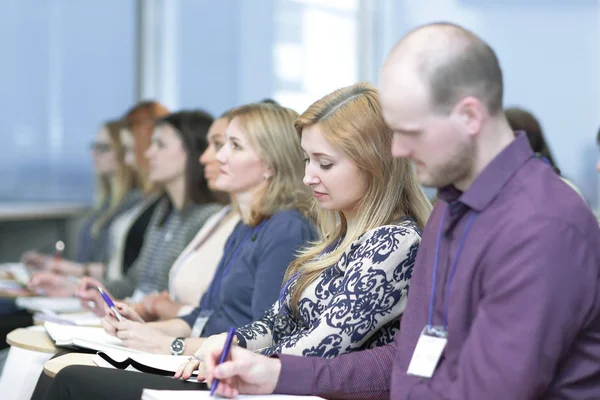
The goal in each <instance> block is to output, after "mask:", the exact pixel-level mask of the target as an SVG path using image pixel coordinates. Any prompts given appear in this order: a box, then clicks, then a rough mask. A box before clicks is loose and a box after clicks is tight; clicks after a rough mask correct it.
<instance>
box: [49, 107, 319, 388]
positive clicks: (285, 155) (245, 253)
mask: <svg viewBox="0 0 600 400" xmlns="http://www.w3.org/2000/svg"><path fill="white" fill-rule="evenodd" d="M231 117H232V120H231V123H230V124H229V125H228V126H227V130H226V141H225V143H224V146H223V147H222V148H221V149H220V151H219V152H218V153H217V156H216V157H217V160H218V161H219V162H220V165H221V167H220V174H219V177H218V178H217V181H216V186H217V188H218V189H220V190H222V191H226V192H228V193H230V194H231V195H232V196H233V197H234V198H235V200H236V203H235V205H236V207H237V208H238V210H239V213H240V215H241V217H242V221H241V222H240V223H239V224H238V225H237V226H236V228H235V229H234V230H233V232H232V234H231V235H230V237H229V238H228V240H227V243H226V245H225V251H224V254H223V258H222V259H221V262H220V263H219V266H218V267H217V272H216V274H215V277H214V279H213V281H212V282H211V285H210V286H209V288H208V290H207V291H206V293H205V294H204V296H202V298H201V300H200V302H199V303H200V305H199V306H198V308H197V309H196V310H195V311H194V312H193V313H192V314H190V315H188V316H184V317H183V318H177V319H173V320H168V321H161V322H151V323H143V321H141V319H140V318H139V316H137V315H136V314H135V312H134V311H133V310H132V309H131V308H130V307H128V306H127V305H126V304H121V303H117V307H119V308H120V312H122V315H123V316H124V317H125V318H126V321H123V322H120V323H117V322H116V320H114V318H113V317H112V316H110V315H109V316H107V317H106V318H105V320H104V325H105V328H106V329H107V330H109V331H110V332H112V333H113V334H116V335H117V336H118V337H120V338H122V339H123V341H124V344H125V345H126V346H127V347H132V348H135V349H138V350H143V351H148V352H153V353H162V354H189V355H191V354H193V353H194V352H195V351H196V350H197V349H198V347H199V346H200V344H201V343H202V342H203V340H204V339H203V337H207V336H210V335H212V334H215V333H221V332H223V331H225V330H227V329H228V328H229V326H241V325H244V324H247V323H249V322H251V321H253V320H255V319H258V318H259V317H260V316H261V315H262V314H263V313H264V312H265V311H266V310H267V309H268V308H269V307H270V306H271V305H272V304H273V303H274V302H275V301H276V300H277V298H278V296H279V293H280V289H281V285H282V281H283V277H284V274H285V271H286V269H287V267H288V265H289V264H290V263H291V262H292V261H293V260H294V258H295V256H296V255H297V252H298V251H299V250H301V249H302V248H304V247H305V246H306V245H308V244H309V243H310V242H312V241H314V240H317V239H318V236H317V234H316V232H315V230H314V226H313V224H312V223H311V221H310V220H309V219H308V218H307V215H309V213H310V204H311V201H310V198H311V195H310V191H309V190H308V188H307V187H306V186H304V185H303V183H302V175H303V162H302V160H303V155H302V149H301V147H300V140H299V138H298V134H297V133H296V131H295V130H294V127H293V123H294V121H295V119H296V118H297V117H298V114H297V113H296V112H294V111H293V110H291V109H288V108H285V107H282V106H279V105H277V104H269V103H255V104H249V105H245V106H242V107H239V108H237V109H235V110H233V111H232V112H231ZM198 336H201V337H200V338H198ZM129 372H130V371H122V370H109V369H104V368H93V369H90V368H82V369H81V370H78V371H77V372H76V375H77V376H76V377H73V379H72V380H71V383H72V384H73V385H74V386H73V387H79V385H86V384H85V383H84V382H88V384H92V383H91V382H92V381H96V378H98V379H101V380H104V379H105V378H104V376H103V374H105V373H108V374H110V375H111V376H110V378H107V379H109V380H108V381H110V382H111V385H106V384H103V385H102V386H103V388H99V387H98V388H96V389H98V390H93V391H95V393H94V394H93V395H92V394H90V396H91V397H90V399H92V398H103V397H104V398H113V397H114V398H139V397H140V393H141V388H142V387H144V386H142V385H147V386H145V387H155V386H156V385H158V386H160V385H162V384H164V381H165V380H166V381H168V382H172V383H175V384H177V385H180V384H182V382H181V381H178V380H174V379H172V378H164V377H158V376H149V375H146V374H138V373H136V374H135V375H131V374H129ZM113 373H114V376H113V375H112V374H113ZM99 374H100V375H99ZM101 375H102V376H101ZM142 380H143V382H141V381H142ZM146 380H147V382H146ZM104 382H105V383H106V382H107V381H104ZM167 384H168V383H167ZM92 385H95V383H94V384H92ZM190 385H191V386H194V385H193V384H190ZM109 386H110V387H109ZM190 388H191V387H190ZM90 393H91V392H90ZM45 394H46V393H45ZM70 396H72V398H81V397H80V393H79V391H78V389H77V390H74V391H72V392H71V394H70ZM107 396H108V397H107Z"/></svg>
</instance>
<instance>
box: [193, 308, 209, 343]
mask: <svg viewBox="0 0 600 400" xmlns="http://www.w3.org/2000/svg"><path fill="white" fill-rule="evenodd" d="M211 314H212V311H201V312H200V315H198V317H197V318H196V321H195V322H194V326H193V327H192V337H200V335H201V334H202V332H203V331H204V327H205V326H206V323H207V322H208V319H209V318H210V315H211Z"/></svg>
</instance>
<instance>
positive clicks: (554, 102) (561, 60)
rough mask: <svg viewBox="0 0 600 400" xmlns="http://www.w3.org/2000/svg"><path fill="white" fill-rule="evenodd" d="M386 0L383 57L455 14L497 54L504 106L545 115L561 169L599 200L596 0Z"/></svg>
mask: <svg viewBox="0 0 600 400" xmlns="http://www.w3.org/2000/svg"><path fill="white" fill-rule="evenodd" d="M385 2H387V3H388V7H389V10H388V13H387V15H388V17H385V18H386V22H387V23H389V28H388V29H387V31H388V36H391V38H390V37H386V36H385V34H384V33H385V29H383V28H380V29H379V30H380V35H382V36H380V37H381V41H380V42H379V44H380V45H383V46H384V47H385V48H383V49H382V48H381V47H376V49H377V50H378V52H377V54H378V57H379V60H377V61H378V64H380V63H381V61H382V59H383V54H385V53H387V51H389V49H390V48H391V45H392V44H393V43H394V42H396V41H397V40H398V39H399V38H400V37H401V36H402V35H403V34H404V33H405V32H406V31H408V30H409V29H412V28H414V27H416V26H418V25H421V24H424V23H428V22H434V21H451V22H455V23H458V24H461V25H464V26H465V27H467V28H469V29H471V30H473V31H474V32H475V33H477V34H478V35H480V36H481V37H483V38H484V39H485V40H486V41H487V42H488V43H489V44H490V45H491V46H492V47H493V48H494V50H495V51H496V52H497V54H498V57H499V58H500V62H501V65H502V68H503V71H504V77H505V89H506V90H505V105H507V106H508V105H521V106H523V107H526V108H528V109H530V110H531V111H532V112H533V113H534V114H535V115H536V116H537V117H538V118H539V119H540V121H541V123H542V125H543V129H544V131H545V134H546V136H547V137H548V139H549V142H550V147H551V148H552V151H553V153H554V155H555V157H556V159H557V162H558V164H559V167H560V168H561V170H562V172H563V174H564V175H565V176H566V177H568V178H570V179H572V180H573V181H574V182H575V183H576V184H577V185H578V186H579V187H580V189H581V190H582V192H583V194H584V196H585V197H586V199H587V200H588V202H589V203H590V204H592V205H594V206H595V205H596V204H598V203H597V202H598V196H597V195H598V186H597V183H598V180H597V174H596V171H595V163H596V159H597V150H596V144H595V135H596V132H597V130H598V127H599V126H600V112H599V111H600V77H599V74H600V43H599V37H600V25H599V21H600V18H599V11H600V10H599V7H598V2H597V1H596V0H569V1H560V0H526V1H517V0H508V1H492V0H462V1H461V0H422V1H408V0H406V1H404V0H391V1H388V0H385ZM389 15H391V16H392V17H389ZM381 18H382V17H381V16H379V19H380V20H381Z"/></svg>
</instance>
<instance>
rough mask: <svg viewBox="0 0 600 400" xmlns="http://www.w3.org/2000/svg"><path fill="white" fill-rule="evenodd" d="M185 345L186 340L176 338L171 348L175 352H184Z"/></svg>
mask: <svg viewBox="0 0 600 400" xmlns="http://www.w3.org/2000/svg"><path fill="white" fill-rule="evenodd" d="M183 345H184V341H183V340H181V339H175V340H174V341H173V343H172V344H171V350H172V351H173V353H176V354H178V353H183Z"/></svg>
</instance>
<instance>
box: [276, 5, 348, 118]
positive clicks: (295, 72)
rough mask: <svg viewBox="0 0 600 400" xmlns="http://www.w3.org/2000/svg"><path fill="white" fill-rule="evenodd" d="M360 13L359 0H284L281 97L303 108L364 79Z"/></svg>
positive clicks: (279, 40)
mask: <svg viewBox="0 0 600 400" xmlns="http://www.w3.org/2000/svg"><path fill="white" fill-rule="evenodd" d="M358 11H359V1H358V0H278V3H277V8H276V12H275V16H276V17H275V38H276V40H275V43H274V48H273V53H274V54H273V62H274V73H275V80H276V81H275V93H274V94H273V97H274V99H275V100H277V101H279V102H280V103H282V104H284V105H286V106H288V107H291V108H293V109H295V110H296V111H298V112H302V111H304V110H305V109H306V108H307V107H308V106H309V105H310V104H312V103H313V102H314V101H316V100H317V99H319V98H321V97H323V96H324V95H326V94H328V93H330V92H332V91H334V90H335V89H339V88H341V87H344V86H348V85H351V84H354V83H356V82H358V81H359V73H358V23H359V21H358Z"/></svg>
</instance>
